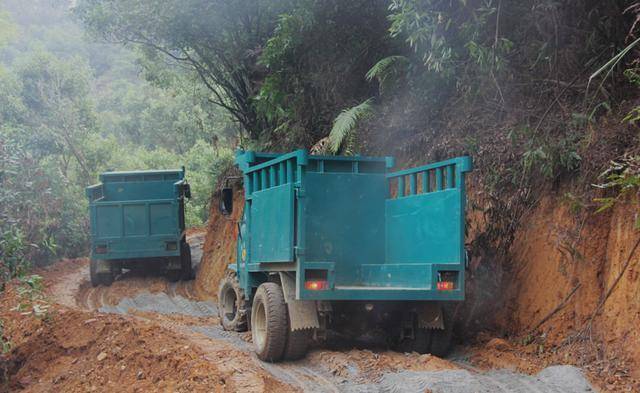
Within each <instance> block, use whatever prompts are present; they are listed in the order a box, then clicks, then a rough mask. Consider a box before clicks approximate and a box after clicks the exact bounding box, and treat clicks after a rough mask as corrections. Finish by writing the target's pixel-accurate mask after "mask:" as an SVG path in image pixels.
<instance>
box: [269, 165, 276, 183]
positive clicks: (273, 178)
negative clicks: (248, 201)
mask: <svg viewBox="0 0 640 393" xmlns="http://www.w3.org/2000/svg"><path fill="white" fill-rule="evenodd" d="M277 185H278V184H277V183H276V167H275V165H272V166H270V167H269V187H275V186H277Z"/></svg>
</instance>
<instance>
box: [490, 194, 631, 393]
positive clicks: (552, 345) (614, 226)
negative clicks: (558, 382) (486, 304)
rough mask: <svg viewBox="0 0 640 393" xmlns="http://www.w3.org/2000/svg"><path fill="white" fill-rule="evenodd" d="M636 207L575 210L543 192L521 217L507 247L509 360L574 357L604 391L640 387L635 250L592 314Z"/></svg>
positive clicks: (616, 267) (624, 251)
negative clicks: (510, 264)
mask: <svg viewBox="0 0 640 393" xmlns="http://www.w3.org/2000/svg"><path fill="white" fill-rule="evenodd" d="M637 210H638V209H637V205H635V204H632V203H622V204H620V205H617V206H616V207H615V208H613V209H612V210H611V211H609V212H605V213H601V214H594V213H592V212H588V211H578V212H573V211H572V210H571V205H570V203H568V202H567V201H566V200H564V199H563V198H562V197H547V198H545V199H543V200H542V201H541V202H540V204H539V205H538V207H537V208H536V209H534V210H533V211H532V212H531V213H530V214H529V215H528V216H527V217H524V219H523V221H522V222H523V223H524V224H523V225H522V227H521V228H520V230H519V231H518V232H517V234H516V238H515V241H514V243H513V247H512V250H511V254H512V257H513V265H514V266H515V267H516V269H515V271H514V273H513V274H512V275H511V276H510V277H509V281H510V282H511V285H510V286H509V287H508V288H507V292H506V296H507V297H506V299H507V301H506V304H507V305H509V307H508V308H505V309H504V310H502V317H503V320H504V321H505V322H504V324H505V326H504V329H505V331H507V332H508V333H509V334H510V335H511V336H512V337H514V341H513V344H514V347H513V348H512V351H504V352H505V356H506V357H508V358H510V360H509V361H511V359H516V358H518V357H523V358H525V359H526V362H527V363H529V364H531V359H532V358H535V359H537V362H538V363H540V364H541V365H542V366H544V365H548V364H553V363H554V362H559V361H561V362H563V363H570V364H575V365H578V366H581V367H583V368H584V369H585V370H586V371H587V372H588V373H589V374H590V376H591V377H592V379H593V380H594V381H595V382H597V383H598V385H600V386H602V387H604V388H605V389H606V390H607V391H640V382H639V380H640V331H639V330H638V326H639V324H640V285H639V282H638V277H639V276H640V266H639V265H638V264H637V261H638V260H640V250H636V252H635V254H634V255H631V264H630V265H629V268H628V269H627V270H626V271H625V272H624V273H623V275H622V278H621V280H620V281H619V282H618V284H617V285H616V286H615V288H614V290H613V292H612V293H611V296H610V297H609V299H608V300H607V301H606V303H604V306H603V307H602V309H601V311H600V312H598V313H597V314H596V315H595V317H594V318H592V316H593V315H594V312H595V310H596V309H597V307H598V304H599V303H600V301H601V299H603V297H604V295H605V293H606V292H607V290H608V289H609V288H611V287H612V286H613V284H614V281H615V279H616V277H618V275H619V274H620V273H621V272H622V268H623V265H624V264H625V262H626V261H627V260H628V259H629V257H630V254H631V252H632V249H633V246H634V245H635V244H636V241H637V239H638V238H639V237H640V233H638V231H637V230H636V229H635V228H634V223H635V220H636V218H635V216H636V214H637ZM576 288H577V289H576ZM572 293H573V294H572ZM559 306H561V307H560V308H558V307H559ZM556 309H558V311H557V312H555V313H553V311H554V310H556ZM552 313H553V314H552ZM551 314H552V315H551ZM549 315H551V317H550V318H549V319H548V321H547V322H545V323H543V324H542V325H541V326H539V327H538V328H536V326H537V325H538V324H539V323H540V322H541V321H543V319H545V318H546V317H547V316H549ZM534 328H536V329H534ZM523 343H526V344H527V345H522V344H523ZM481 352H482V354H481V355H480V357H481V358H482V357H487V358H491V359H492V360H491V362H490V363H492V362H493V361H494V360H495V359H496V358H498V357H497V356H493V355H492V352H495V349H491V348H488V350H483V351H481ZM498 352H499V351H498ZM510 352H513V353H512V356H511V355H509V354H510ZM522 354H524V356H522ZM527 354H529V355H531V356H526V355H527ZM494 365H496V364H494ZM629 389H631V390H629Z"/></svg>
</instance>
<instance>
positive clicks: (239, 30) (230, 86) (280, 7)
mask: <svg viewBox="0 0 640 393" xmlns="http://www.w3.org/2000/svg"><path fill="white" fill-rule="evenodd" d="M288 3H289V1H287V0H238V1H228V0H213V1H212V0H160V1H158V0H142V1H140V0H113V1H109V2H105V1H101V0H80V1H79V2H78V4H77V6H76V7H75V9H74V12H75V14H76V15H77V16H78V17H79V19H80V20H81V21H82V22H83V23H84V25H85V26H86V28H87V29H88V30H89V31H91V32H92V33H94V34H95V35H97V36H99V37H102V38H103V39H105V40H107V41H109V42H117V43H123V44H127V45H138V46H141V47H142V48H144V50H145V52H144V53H145V54H146V56H147V57H149V58H152V59H154V61H160V58H158V54H162V55H164V56H167V57H168V58H169V59H171V60H172V61H173V62H175V63H177V64H179V65H183V66H187V67H189V69H191V70H192V71H194V72H195V73H197V75H198V76H199V77H200V79H201V80H202V82H203V83H204V84H205V86H206V87H207V88H208V89H209V91H210V93H211V97H210V101H211V102H213V103H214V104H216V105H218V106H221V107H222V108H225V109H226V110H227V111H229V113H230V114H231V115H232V116H233V118H234V119H235V120H236V121H238V122H239V123H240V124H241V125H242V126H243V127H244V129H245V130H246V131H247V132H248V133H249V135H250V136H251V137H252V138H255V139H257V138H258V137H259V136H260V135H261V134H262V132H263V131H265V130H269V129H270V126H271V125H270V123H269V121H268V119H266V118H264V116H260V115H259V114H258V113H257V112H256V111H255V108H254V105H253V103H252V97H253V96H254V95H255V94H256V93H257V91H258V89H259V88H260V83H261V82H262V80H263V79H264V72H265V70H264V68H263V67H261V66H259V65H258V64H257V58H258V56H259V55H260V53H261V50H262V47H263V46H264V44H265V43H266V41H267V39H268V38H269V37H270V36H271V34H272V32H273V28H274V26H275V23H276V16H277V15H279V14H280V13H282V12H284V11H285V10H286V6H287V5H288Z"/></svg>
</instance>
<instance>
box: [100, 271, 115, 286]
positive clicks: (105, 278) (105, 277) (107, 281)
mask: <svg viewBox="0 0 640 393" xmlns="http://www.w3.org/2000/svg"><path fill="white" fill-rule="evenodd" d="M99 276H100V282H101V283H102V285H104V286H105V287H110V286H111V284H113V279H114V274H113V272H112V271H109V273H99Z"/></svg>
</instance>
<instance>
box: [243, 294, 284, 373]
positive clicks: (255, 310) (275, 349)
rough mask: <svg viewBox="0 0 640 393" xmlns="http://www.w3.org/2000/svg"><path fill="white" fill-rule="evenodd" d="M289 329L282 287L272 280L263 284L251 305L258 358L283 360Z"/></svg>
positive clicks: (253, 333)
mask: <svg viewBox="0 0 640 393" xmlns="http://www.w3.org/2000/svg"><path fill="white" fill-rule="evenodd" d="M287 330H288V324H287V305H286V303H285V301H284V294H283V293H282V288H281V287H280V286H279V285H278V284H275V283H272V282H266V283H264V284H261V285H260V286H259V287H258V290H257V291H256V294H255V296H254V298H253V306H252V307H251V337H252V339H253V345H254V347H255V351H256V354H257V355H258V358H260V359H261V360H264V361H267V362H277V361H279V360H282V356H283V354H284V349H285V345H286V341H287Z"/></svg>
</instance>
